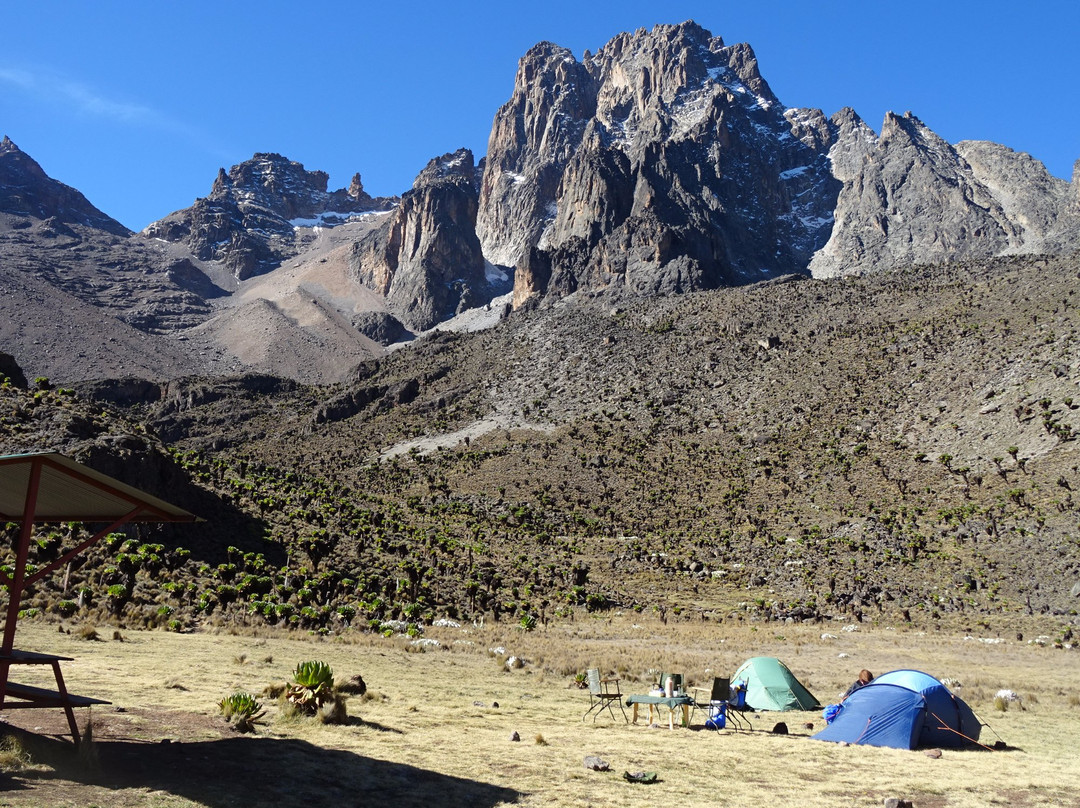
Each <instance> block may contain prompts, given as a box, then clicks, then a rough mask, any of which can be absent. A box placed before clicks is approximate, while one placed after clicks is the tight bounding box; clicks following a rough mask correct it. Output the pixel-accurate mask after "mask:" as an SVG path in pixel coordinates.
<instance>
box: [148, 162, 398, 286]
mask: <svg viewBox="0 0 1080 808" xmlns="http://www.w3.org/2000/svg"><path fill="white" fill-rule="evenodd" d="M329 178H330V177H329V175H328V174H327V173H326V172H325V171H310V170H308V169H306V168H305V167H304V166H303V164H302V163H299V162H296V161H294V160H290V159H288V158H287V157H284V156H282V155H280V154H277V153H275V152H258V153H256V154H255V155H254V156H252V158H251V159H250V160H245V161H244V162H242V163H238V164H237V165H234V166H233V167H232V168H231V169H229V171H228V172H226V171H225V169H224V168H222V169H219V170H218V174H217V177H216V178H215V180H214V183H213V185H212V186H211V189H210V194H209V195H208V196H206V197H204V198H202V199H198V200H196V201H195V204H194V205H192V206H191V207H190V208H186V209H184V210H180V211H176V212H175V213H172V214H170V215H169V216H166V217H165V218H164V219H161V220H159V221H156V222H153V223H152V224H150V225H149V226H147V227H146V229H145V230H144V231H143V233H144V234H145V235H147V236H150V237H153V238H160V239H163V240H165V241H170V242H181V243H183V244H186V245H187V246H188V247H189V248H190V249H191V250H192V252H193V253H194V254H195V255H196V256H197V257H198V258H200V259H201V260H204V261H219V262H221V263H222V264H224V266H225V267H227V268H228V269H229V270H230V271H231V272H232V273H233V274H234V275H235V276H236V277H237V278H239V279H241V280H243V279H245V278H248V277H251V276H252V275H256V274H259V273H262V272H266V271H267V270H269V269H272V268H274V267H275V266H278V265H279V264H280V263H281V262H282V261H284V260H285V259H287V258H289V257H290V256H292V255H295V254H296V253H297V251H298V250H299V249H300V248H301V246H302V245H301V244H300V243H299V242H298V236H297V229H298V228H303V227H310V226H314V225H321V226H325V227H333V226H335V225H338V224H341V223H343V222H346V221H349V220H350V219H351V218H354V217H356V216H360V215H363V214H366V213H370V212H373V211H379V210H387V209H389V208H391V207H393V205H395V204H396V203H397V201H398V200H397V198H396V197H395V198H373V197H371V196H370V195H369V194H367V193H366V192H365V191H364V186H363V183H362V182H361V180H360V175H359V174H354V175H353V178H352V181H351V182H350V184H349V187H348V188H347V189H345V188H342V189H339V190H336V191H327V187H328V183H329Z"/></svg>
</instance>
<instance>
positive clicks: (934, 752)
mask: <svg viewBox="0 0 1080 808" xmlns="http://www.w3.org/2000/svg"><path fill="white" fill-rule="evenodd" d="M924 754H925V755H926V756H927V757H928V758H933V759H934V760H937V759H938V758H939V757H941V750H940V749H927V750H926V752H924Z"/></svg>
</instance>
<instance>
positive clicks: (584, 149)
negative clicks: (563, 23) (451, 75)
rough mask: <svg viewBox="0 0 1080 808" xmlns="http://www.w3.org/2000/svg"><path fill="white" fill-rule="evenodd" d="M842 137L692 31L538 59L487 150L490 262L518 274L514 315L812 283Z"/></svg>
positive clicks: (745, 61) (484, 227)
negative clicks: (789, 280) (543, 302)
mask: <svg viewBox="0 0 1080 808" xmlns="http://www.w3.org/2000/svg"><path fill="white" fill-rule="evenodd" d="M831 136H832V132H831V130H830V129H829V127H828V126H827V125H825V122H824V118H823V116H822V115H821V113H819V112H814V111H797V110H796V111H792V110H785V109H784V108H783V106H782V105H781V104H780V103H779V101H778V100H777V99H776V97H775V96H774V95H773V93H772V91H771V89H770V88H769V86H768V84H767V83H766V82H765V80H764V79H763V78H762V76H761V74H760V72H759V71H758V66H757V60H756V58H755V56H754V53H753V51H752V50H751V49H750V47H749V46H748V45H734V46H730V47H729V46H726V45H725V44H724V42H723V41H722V40H721V39H720V38H719V37H713V36H711V35H710V34H709V33H708V32H707V31H705V30H703V29H702V28H700V27H699V26H697V25H695V24H694V23H684V24H682V25H678V26H657V27H656V28H654V29H653V30H652V31H649V32H645V31H639V32H637V33H635V34H622V35H620V36H618V37H616V38H615V39H613V40H611V42H609V43H608V44H607V45H605V46H604V47H603V48H602V49H601V50H600V51H599V52H598V53H597V54H596V55H595V56H590V55H588V54H586V56H585V59H584V61H583V62H582V63H578V62H577V61H576V60H575V59H574V58H573V56H572V55H571V54H570V53H569V52H567V51H565V50H562V49H558V48H555V47H554V46H550V45H541V46H537V47H536V48H533V49H532V50H531V51H529V53H527V54H526V55H525V57H524V58H523V59H522V61H521V64H520V66H519V69H518V76H517V81H516V85H515V90H514V95H513V97H512V98H511V100H510V101H509V102H508V103H507V104H506V105H505V106H504V107H503V108H502V109H501V110H500V111H499V114H498V115H497V116H496V120H495V125H494V128H493V130H492V135H491V140H490V142H489V149H490V152H489V155H488V159H487V168H486V171H485V175H484V180H483V187H482V192H481V200H480V215H479V220H478V232H479V234H480V238H481V242H482V244H483V246H484V250H485V255H486V256H487V257H488V258H489V260H492V261H495V262H501V263H511V262H514V263H517V264H518V274H517V280H516V284H515V303H516V304H517V305H521V304H523V303H524V302H525V301H526V300H528V299H529V298H531V297H534V296H543V295H553V296H562V295H566V294H569V293H571V292H573V291H575V290H576V289H579V288H587V289H594V290H595V289H610V288H622V289H625V290H626V291H629V292H630V293H632V294H635V295H641V294H651V293H657V292H660V293H668V292H682V291H690V290H693V289H702V288H712V287H716V286H719V285H725V284H735V283H745V282H752V281H756V280H761V279H764V278H769V277H774V276H777V275H781V274H786V273H790V272H799V271H805V268H806V265H807V263H808V262H809V260H810V257H811V256H812V255H813V253H814V251H815V250H817V249H818V248H820V247H821V246H822V245H823V244H824V243H825V241H826V240H827V238H828V235H829V231H830V227H831V224H832V207H833V205H834V203H835V198H836V194H837V192H838V191H839V188H840V185H839V183H837V182H835V181H834V179H833V178H832V176H831V174H830V171H829V166H828V162H827V159H826V150H827V149H828V147H829V146H831V140H830V138H831ZM556 177H557V180H556ZM514 222H517V223H519V224H518V225H517V226H516V227H514V226H512V224H511V223H514Z"/></svg>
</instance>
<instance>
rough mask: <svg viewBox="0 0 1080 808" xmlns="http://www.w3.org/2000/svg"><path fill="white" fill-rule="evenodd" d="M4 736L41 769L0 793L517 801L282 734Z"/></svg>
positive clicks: (284, 800) (307, 801) (14, 779)
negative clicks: (65, 790)
mask: <svg viewBox="0 0 1080 808" xmlns="http://www.w3.org/2000/svg"><path fill="white" fill-rule="evenodd" d="M368 726H371V725H370V724H369V725H368ZM5 731H6V732H16V733H18V735H19V738H20V742H22V743H23V744H24V746H25V747H26V748H28V750H29V751H30V752H31V755H32V757H33V759H34V760H35V761H36V762H40V763H46V764H47V765H48V766H49V767H50V769H49V770H47V771H45V770H28V771H24V772H20V773H18V774H16V775H13V776H4V777H0V794H3V793H12V792H18V791H24V792H25V791H26V790H30V791H31V792H33V791H34V790H35V789H37V788H42V789H47V788H49V787H50V785H54V784H55V782H56V781H58V780H63V781H67V782H69V783H72V784H74V785H76V786H78V785H85V786H96V787H98V788H104V789H108V790H115V791H120V790H124V789H138V790H140V791H143V792H146V791H151V792H153V791H161V792H166V793H168V794H172V795H175V796H177V797H181V798H183V799H186V800H190V801H192V802H195V803H198V804H199V805H205V806H210V807H211V808H219V807H220V808H225V806H244V805H274V806H285V807H286V808H289V807H291V806H297V808H300V807H301V806H302V807H303V808H311V806H313V805H342V806H352V805H393V806H404V807H406V808H408V807H409V806H417V807H418V808H419V806H423V808H430V806H432V805H440V806H478V807H479V808H485V806H495V805H498V804H501V803H513V802H517V800H518V799H519V798H520V797H521V796H522V795H521V793H520V792H517V791H515V790H513V789H509V788H504V787H502V786H497V785H492V784H490V783H482V782H478V781H475V780H469V779H465V778H461V777H454V776H451V775H447V774H441V773H439V772H434V771H429V770H426V769H420V768H417V767H416V766H410V765H408V764H404V763H393V762H391V761H386V760H376V759H374V758H368V757H364V756H362V755H357V754H354V753H352V752H345V751H342V750H338V749H324V748H322V747H319V746H316V745H314V744H311V743H308V742H306V741H301V740H296V739H292V738H288V739H283V738H258V737H236V738H223V739H220V740H212V741H198V742H193V743H176V742H174V743H147V742H142V741H129V740H96V741H94V742H92V744H91V745H89V746H86V747H84V748H83V749H81V750H79V751H78V752H76V751H75V750H74V749H73V748H72V746H71V744H70V743H68V742H66V741H58V740H56V739H53V738H47V737H44V736H40V735H33V734H32V733H23V732H21V731H19V730H14V728H5ZM451 763H452V761H451ZM119 801H121V800H119V799H118V802H119Z"/></svg>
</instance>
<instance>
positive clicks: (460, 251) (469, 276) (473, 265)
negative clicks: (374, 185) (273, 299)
mask: <svg viewBox="0 0 1080 808" xmlns="http://www.w3.org/2000/svg"><path fill="white" fill-rule="evenodd" d="M476 212H477V191H476V178H475V166H474V164H473V155H472V152H471V151H469V150H468V149H459V150H458V151H456V152H453V153H451V154H445V155H443V156H442V157H438V158H436V159H434V160H432V161H431V162H429V163H428V165H427V166H426V167H425V168H424V170H423V171H421V172H420V174H419V175H418V176H417V178H416V181H415V182H414V184H413V188H412V190H411V191H409V192H407V193H406V194H405V195H404V196H403V197H402V198H401V203H400V205H399V206H398V207H397V209H396V210H395V211H394V213H393V214H391V215H390V216H388V217H387V219H386V221H385V222H384V223H383V224H382V226H381V227H380V228H379V229H378V230H377V231H374V232H373V233H371V234H370V235H368V236H366V237H365V238H363V239H361V240H360V241H358V242H357V243H356V244H355V245H354V246H353V249H352V252H351V255H350V258H349V266H350V270H351V271H352V272H354V273H355V274H356V275H357V277H359V278H360V280H361V281H362V282H363V283H364V284H365V285H367V286H369V287H370V288H372V289H374V290H375V291H376V292H378V293H379V294H381V295H382V296H383V297H384V298H385V300H386V305H387V308H388V309H389V310H390V311H391V312H392V313H393V314H394V315H395V316H396V317H397V318H398V319H399V320H400V321H401V323H404V325H405V326H406V327H408V328H410V329H413V330H414V331H422V330H425V329H427V328H430V327H432V326H433V325H435V324H436V323H438V322H440V321H442V320H445V319H446V318H447V317H451V316H453V315H454V314H455V313H456V312H459V311H462V310H464V309H468V308H474V307H476V306H480V305H483V304H485V303H486V302H488V301H489V300H490V299H491V297H492V294H493V291H494V290H493V289H492V287H491V286H490V284H489V283H488V281H487V278H486V272H485V265H484V257H483V254H482V253H481V250H480V242H479V240H478V239H477V237H476Z"/></svg>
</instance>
